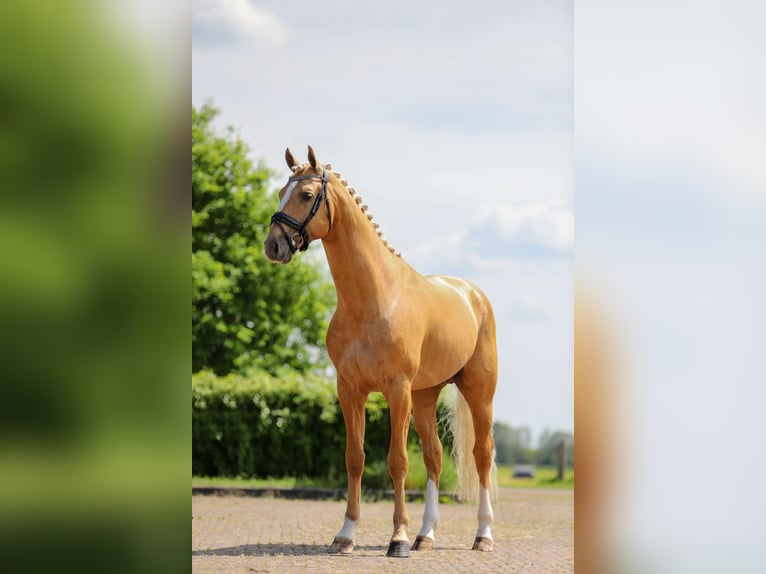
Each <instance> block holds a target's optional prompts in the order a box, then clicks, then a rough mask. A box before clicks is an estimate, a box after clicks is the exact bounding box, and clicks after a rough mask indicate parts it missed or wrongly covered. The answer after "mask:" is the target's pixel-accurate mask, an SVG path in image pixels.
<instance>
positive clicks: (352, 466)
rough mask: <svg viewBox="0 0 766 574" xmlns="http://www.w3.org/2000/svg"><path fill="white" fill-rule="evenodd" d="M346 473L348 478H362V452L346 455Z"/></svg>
mask: <svg viewBox="0 0 766 574" xmlns="http://www.w3.org/2000/svg"><path fill="white" fill-rule="evenodd" d="M346 472H347V473H348V475H349V476H362V473H364V450H362V451H361V452H356V451H354V452H347V453H346Z"/></svg>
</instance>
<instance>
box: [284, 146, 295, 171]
mask: <svg viewBox="0 0 766 574" xmlns="http://www.w3.org/2000/svg"><path fill="white" fill-rule="evenodd" d="M285 161H286V162H287V167H289V168H290V169H294V168H296V167H298V162H297V161H295V158H294V157H293V152H291V151H290V148H289V147H288V148H285Z"/></svg>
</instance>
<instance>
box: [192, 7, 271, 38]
mask: <svg viewBox="0 0 766 574" xmlns="http://www.w3.org/2000/svg"><path fill="white" fill-rule="evenodd" d="M192 28H193V33H194V36H195V43H196V41H201V42H203V43H214V44H218V43H227V42H231V41H233V40H235V39H241V38H250V39H257V40H265V41H268V42H270V43H273V44H282V43H283V42H284V41H285V36H286V27H285V25H284V24H283V23H282V21H281V20H280V19H279V18H277V16H276V15H274V14H273V13H272V12H270V11H269V10H267V9H265V8H262V7H259V6H255V5H253V4H252V3H251V2H249V1H248V0H194V2H193V4H192Z"/></svg>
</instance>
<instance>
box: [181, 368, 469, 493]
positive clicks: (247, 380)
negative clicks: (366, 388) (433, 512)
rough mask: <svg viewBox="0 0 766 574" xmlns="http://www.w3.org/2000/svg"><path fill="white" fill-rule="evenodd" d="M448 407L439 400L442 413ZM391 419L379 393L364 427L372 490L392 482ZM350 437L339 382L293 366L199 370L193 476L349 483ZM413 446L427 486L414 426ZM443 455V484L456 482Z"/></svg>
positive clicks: (416, 482)
mask: <svg viewBox="0 0 766 574" xmlns="http://www.w3.org/2000/svg"><path fill="white" fill-rule="evenodd" d="M446 408H447V407H446V404H445V403H444V402H440V405H439V409H440V410H441V411H442V414H443V413H444V411H445V410H446ZM388 425H389V422H388V405H387V403H386V401H385V399H384V398H383V395H381V394H380V393H372V394H371V395H370V397H369V399H368V401H367V422H366V429H365V456H366V467H365V475H364V477H363V484H364V485H365V486H366V487H367V488H389V487H390V477H389V475H388V468H387V467H386V454H387V446H388V437H389V428H388ZM345 437H346V430H345V425H344V424H343V416H342V413H341V411H340V406H339V404H338V399H337V392H336V389H335V385H334V384H333V383H332V382H330V381H329V380H327V379H325V378H323V377H320V376H318V375H315V374H310V373H309V374H300V373H296V372H294V371H284V372H280V373H278V374H277V375H276V376H272V375H271V374H269V373H267V372H264V371H256V370H252V371H250V372H248V374H247V376H245V375H240V374H235V373H230V374H228V375H226V376H223V377H218V376H216V375H215V374H213V373H211V372H209V371H202V372H200V373H197V374H195V375H192V474H193V475H196V476H220V477H245V478H268V477H287V476H291V477H298V478H309V479H322V480H324V481H325V484H328V485H336V486H343V485H345V483H346V467H345V445H346V443H345ZM445 442H446V441H445ZM409 444H410V447H409V450H410V453H411V456H410V465H411V468H412V482H411V484H412V485H413V488H424V487H425V478H423V477H424V476H425V470H424V469H422V470H419V465H421V466H422V457H421V455H420V454H419V453H420V447H419V440H418V437H417V434H416V433H415V431H414V429H413V428H411V429H410V434H409ZM445 451H446V448H445ZM444 458H445V462H444V470H443V471H442V481H443V488H451V485H452V484H453V483H454V467H452V466H451V465H452V463H451V461H449V460H448V458H449V457H448V456H445V457H444ZM418 461H420V462H418ZM450 468H452V470H450ZM418 473H419V474H418ZM420 475H422V476H420Z"/></svg>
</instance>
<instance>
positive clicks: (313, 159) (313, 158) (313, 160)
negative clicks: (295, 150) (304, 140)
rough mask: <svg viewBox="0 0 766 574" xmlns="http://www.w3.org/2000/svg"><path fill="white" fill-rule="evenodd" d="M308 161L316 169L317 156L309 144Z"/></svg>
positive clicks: (317, 163)
mask: <svg viewBox="0 0 766 574" xmlns="http://www.w3.org/2000/svg"><path fill="white" fill-rule="evenodd" d="M309 163H310V164H311V167H313V168H314V169H316V168H317V166H318V165H319V162H318V161H317V156H316V155H314V149H313V148H312V147H311V146H309Z"/></svg>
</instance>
